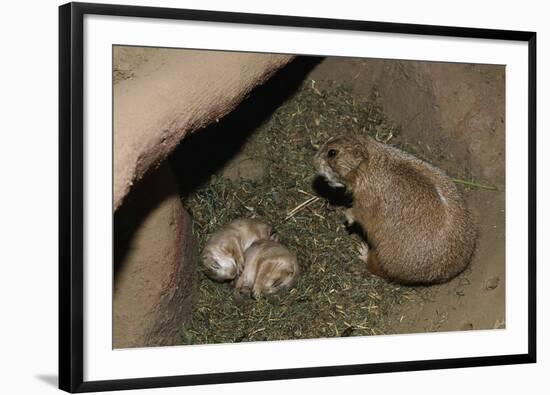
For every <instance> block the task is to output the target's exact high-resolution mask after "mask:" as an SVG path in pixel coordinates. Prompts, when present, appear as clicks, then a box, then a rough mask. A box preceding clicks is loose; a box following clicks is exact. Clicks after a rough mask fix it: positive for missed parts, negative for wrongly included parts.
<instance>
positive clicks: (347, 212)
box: [344, 208, 355, 228]
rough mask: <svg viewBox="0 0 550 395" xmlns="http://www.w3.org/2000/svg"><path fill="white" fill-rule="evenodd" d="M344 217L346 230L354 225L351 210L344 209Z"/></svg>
mask: <svg viewBox="0 0 550 395" xmlns="http://www.w3.org/2000/svg"><path fill="white" fill-rule="evenodd" d="M344 216H345V217H346V226H347V227H348V228H351V227H352V226H353V224H354V223H355V217H354V216H353V213H352V211H351V209H349V208H348V209H346V210H345V211H344Z"/></svg>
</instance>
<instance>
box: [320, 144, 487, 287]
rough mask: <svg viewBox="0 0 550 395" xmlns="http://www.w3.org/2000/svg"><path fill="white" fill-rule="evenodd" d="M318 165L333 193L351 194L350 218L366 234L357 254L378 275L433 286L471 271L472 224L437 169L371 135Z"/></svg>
mask: <svg viewBox="0 0 550 395" xmlns="http://www.w3.org/2000/svg"><path fill="white" fill-rule="evenodd" d="M314 164H315V167H316V168H317V170H318V172H319V174H320V175H322V176H324V177H325V178H326V179H327V180H328V182H329V184H330V185H331V186H333V187H345V188H346V190H347V191H348V192H350V193H351V194H352V197H353V204H352V207H351V209H349V210H347V212H346V218H347V220H348V224H350V223H352V222H357V223H358V224H359V225H360V226H361V227H362V228H363V229H364V231H366V233H367V240H366V244H364V245H363V246H362V248H360V251H361V254H362V258H363V259H364V260H365V261H367V263H368V264H369V269H370V266H372V267H373V269H372V270H371V271H373V272H374V273H375V274H378V275H380V276H382V277H384V278H387V279H388V280H391V281H394V282H398V283H403V284H433V283H442V282H445V281H448V280H449V279H451V278H453V277H454V276H456V275H457V274H459V273H460V272H462V271H463V270H464V269H465V268H466V267H467V266H468V264H469V262H470V260H471V258H472V255H473V252H474V248H475V240H476V235H477V234H476V233H477V232H476V230H475V223H474V220H473V219H472V216H471V214H470V212H469V211H468V209H467V207H466V205H465V202H464V200H463V198H462V196H461V195H460V193H459V191H458V190H457V188H456V186H455V184H454V183H453V181H452V180H451V179H450V178H449V177H448V176H447V175H446V174H445V173H443V171H441V170H440V169H438V168H436V167H434V166H432V165H430V164H428V163H426V162H424V161H422V160H420V159H418V158H416V157H414V156H412V155H410V154H407V153H405V152H403V151H400V150H398V149H397V148H394V147H391V146H389V145H387V144H382V143H380V142H378V141H376V140H375V139H373V138H371V137H368V136H361V137H351V136H339V137H334V138H332V139H330V140H328V141H327V142H326V143H325V144H324V146H323V147H321V149H320V150H319V152H318V153H317V154H316V155H315V159H314Z"/></svg>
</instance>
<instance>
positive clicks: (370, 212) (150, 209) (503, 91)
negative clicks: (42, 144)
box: [59, 3, 536, 392]
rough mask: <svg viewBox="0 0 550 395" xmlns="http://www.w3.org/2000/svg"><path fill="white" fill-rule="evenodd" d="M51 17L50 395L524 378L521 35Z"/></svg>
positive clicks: (531, 168) (531, 268) (103, 11)
mask: <svg viewBox="0 0 550 395" xmlns="http://www.w3.org/2000/svg"><path fill="white" fill-rule="evenodd" d="M59 16H60V18H59V29H60V30H59V54H60V55H59V56H60V57H59V81H60V85H59V98H60V99H59V101H60V103H59V105H60V106H59V108H60V110H59V111H60V117H59V119H60V126H59V130H60V132H59V133H60V139H59V141H60V159H59V161H60V166H59V169H60V174H59V180H60V191H59V192H60V203H59V207H60V218H59V221H60V237H59V240H60V246H59V247H60V248H59V251H60V262H59V277H60V290H59V292H60V295H59V303H60V306H59V307H60V310H59V311H60V315H59V317H60V318H59V325H60V327H59V344H60V346H59V383H60V388H61V389H63V390H66V391H69V392H88V391H103V390H115V389H131V388H151V387H166V386H183V385H198V384H212V383H229V382H239V381H259V380H277V379H291V378H306V377H320V376H335V375H351V374H365V373H378V372H397V371H410V370H426V369H445V368H458V367H474V366H488V365H504V364H517V363H532V362H535V360H536V329H535V328H536V316H535V311H536V300H535V294H536V293H535V284H536V273H535V255H536V245H535V240H536V237H535V221H536V212H535V210H536V201H535V195H536V193H535V188H536V185H535V179H536V178H535V172H536V169H535V144H536V142H535V130H536V123H535V119H536V116H535V115H536V114H535V108H536V103H535V100H536V68H535V67H536V66H535V65H536V34H535V33H534V32H522V31H505V30H488V29H472V28H460V27H444V26H426V25H411V24H396V23H381V22H367V21H357V20H337V19H320V18H308V17H293V16H282V15H258V14H244V13H227V12H215V11H200V10H182V9H167V8H150V7H134V6H118V5H106V4H86V3H69V4H66V5H63V6H61V7H60V9H59Z"/></svg>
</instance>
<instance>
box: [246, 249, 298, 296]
mask: <svg viewBox="0 0 550 395" xmlns="http://www.w3.org/2000/svg"><path fill="white" fill-rule="evenodd" d="M298 271H299V269H298V260H297V259H296V256H295V255H294V254H292V253H291V252H290V251H289V250H288V249H287V248H286V247H285V246H284V245H282V244H280V243H277V242H275V241H271V240H260V241H257V242H255V243H254V244H252V245H251V246H250V247H249V248H248V249H247V250H246V253H245V264H244V270H243V272H242V274H241V276H240V277H239V279H238V280H237V283H236V285H235V291H236V292H237V294H239V293H241V294H243V293H244V294H250V292H252V295H253V296H254V297H258V296H259V295H260V294H274V293H276V292H279V291H282V290H285V289H288V288H290V287H291V286H292V284H293V283H294V280H295V279H296V277H297V276H298Z"/></svg>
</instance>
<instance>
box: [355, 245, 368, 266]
mask: <svg viewBox="0 0 550 395" xmlns="http://www.w3.org/2000/svg"><path fill="white" fill-rule="evenodd" d="M369 249H370V248H369V245H368V244H367V243H365V242H362V243H361V244H359V247H357V251H358V252H359V259H361V260H362V261H363V262H365V263H367V262H368V261H369Z"/></svg>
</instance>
